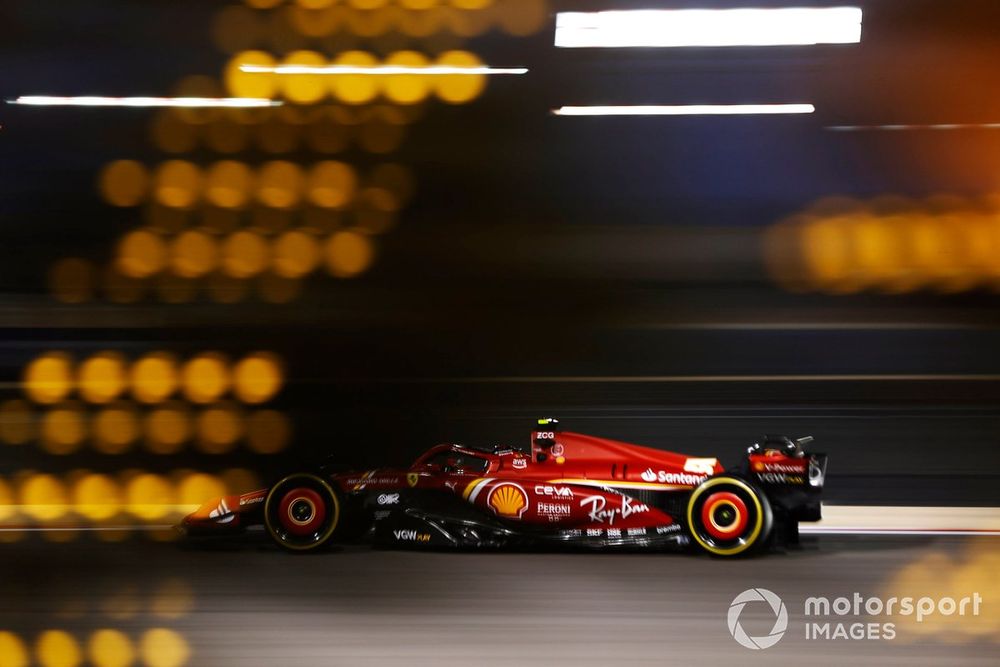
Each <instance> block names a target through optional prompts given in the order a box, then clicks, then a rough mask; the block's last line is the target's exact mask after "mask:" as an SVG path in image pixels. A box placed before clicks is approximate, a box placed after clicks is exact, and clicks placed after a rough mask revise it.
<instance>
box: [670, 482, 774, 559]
mask: <svg viewBox="0 0 1000 667" xmlns="http://www.w3.org/2000/svg"><path fill="white" fill-rule="evenodd" d="M687 524H688V530H689V531H690V533H691V537H692V538H694V541H695V542H696V543H697V544H698V546H699V547H701V548H702V549H704V550H705V551H707V552H708V553H710V554H712V555H714V556H738V555H741V554H748V553H750V552H752V551H753V550H754V549H756V548H758V547H759V546H760V545H762V544H764V543H766V542H767V539H768V537H769V536H770V534H771V529H772V526H773V524H774V517H773V515H772V513H771V503H769V502H768V500H767V497H766V496H765V495H764V494H763V493H762V492H761V491H760V490H759V489H757V488H756V487H755V486H752V485H751V484H749V483H748V482H746V481H745V480H742V479H740V478H739V477H734V476H731V475H720V476H718V477H712V478H710V479H707V480H705V481H704V482H702V483H701V484H700V485H699V486H698V487H697V488H695V490H694V491H692V492H691V497H690V499H689V500H688V506H687Z"/></svg>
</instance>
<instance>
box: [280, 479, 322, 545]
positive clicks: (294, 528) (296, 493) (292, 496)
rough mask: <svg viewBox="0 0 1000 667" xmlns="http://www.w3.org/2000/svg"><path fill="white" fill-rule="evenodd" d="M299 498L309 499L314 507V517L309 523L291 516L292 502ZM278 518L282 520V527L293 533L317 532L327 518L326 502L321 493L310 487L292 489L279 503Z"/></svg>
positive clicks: (307, 533) (306, 533)
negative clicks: (293, 519)
mask: <svg viewBox="0 0 1000 667" xmlns="http://www.w3.org/2000/svg"><path fill="white" fill-rule="evenodd" d="M298 500H307V501H309V502H310V503H312V505H313V507H314V510H313V515H312V518H311V519H309V521H308V523H304V524H298V523H295V522H294V521H292V520H291V519H290V517H289V511H290V509H291V507H292V504H293V503H295V502H296V501H298ZM278 519H279V520H280V521H281V525H282V527H283V528H284V529H285V530H287V531H288V532H289V533H291V534H292V535H300V536H301V535H309V534H311V533H315V532H316V531H317V530H319V528H320V526H322V525H323V521H324V520H325V519H326V503H325V502H324V501H323V497H322V496H321V495H320V494H319V493H317V492H316V491H313V490H312V489H310V488H308V487H299V488H296V489H292V490H291V491H289V492H288V493H286V494H285V495H284V496H282V498H281V502H280V503H279V504H278Z"/></svg>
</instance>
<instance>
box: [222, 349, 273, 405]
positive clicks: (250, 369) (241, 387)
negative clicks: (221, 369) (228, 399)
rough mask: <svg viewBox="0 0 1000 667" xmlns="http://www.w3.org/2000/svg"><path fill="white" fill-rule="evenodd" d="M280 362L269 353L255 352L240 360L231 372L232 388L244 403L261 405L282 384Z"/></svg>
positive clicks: (271, 396)
mask: <svg viewBox="0 0 1000 667" xmlns="http://www.w3.org/2000/svg"><path fill="white" fill-rule="evenodd" d="M282 375H283V373H282V370H281V362H280V361H279V360H278V358H277V357H275V356H274V355H273V354H271V353H269V352H256V353H254V354H251V355H249V356H247V357H245V358H243V359H241V360H240V362H239V363H237V364H236V368H235V369H234V370H233V388H234V391H235V393H236V396H237V397H238V398H239V399H240V400H241V401H243V402H244V403H263V402H265V401H268V400H270V399H271V398H273V397H274V395H275V394H277V393H278V391H279V390H280V389H281V385H282V383H283V377H282Z"/></svg>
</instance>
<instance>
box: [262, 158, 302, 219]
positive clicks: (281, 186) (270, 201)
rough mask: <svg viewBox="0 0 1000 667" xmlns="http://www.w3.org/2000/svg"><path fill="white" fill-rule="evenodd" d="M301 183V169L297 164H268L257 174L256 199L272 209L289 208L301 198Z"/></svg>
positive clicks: (283, 161) (278, 162) (280, 162)
mask: <svg viewBox="0 0 1000 667" xmlns="http://www.w3.org/2000/svg"><path fill="white" fill-rule="evenodd" d="M303 181H304V176H303V174H302V168H301V167H299V166H298V165H297V164H294V163H292V162H287V161H285V160H276V161H273V162H268V163H266V164H264V166H263V167H261V169H260V171H259V172H258V174H257V199H258V201H260V202H261V203H262V204H265V205H267V206H271V207H274V208H291V207H293V206H295V205H297V204H298V203H299V200H300V199H301V198H302V188H303Z"/></svg>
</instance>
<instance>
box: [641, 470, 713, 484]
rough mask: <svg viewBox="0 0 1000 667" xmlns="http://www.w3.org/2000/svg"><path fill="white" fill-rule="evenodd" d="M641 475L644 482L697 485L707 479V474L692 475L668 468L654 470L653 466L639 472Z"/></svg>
mask: <svg viewBox="0 0 1000 667" xmlns="http://www.w3.org/2000/svg"><path fill="white" fill-rule="evenodd" d="M639 477H641V478H642V480H643V481H644V482H659V483H661V484H680V485H683V486H697V485H698V484H701V483H702V482H704V481H705V477H706V475H691V474H688V473H684V472H667V471H666V470H660V471H654V470H653V469H652V468H646V470H645V471H643V472H642V473H640V474H639Z"/></svg>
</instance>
